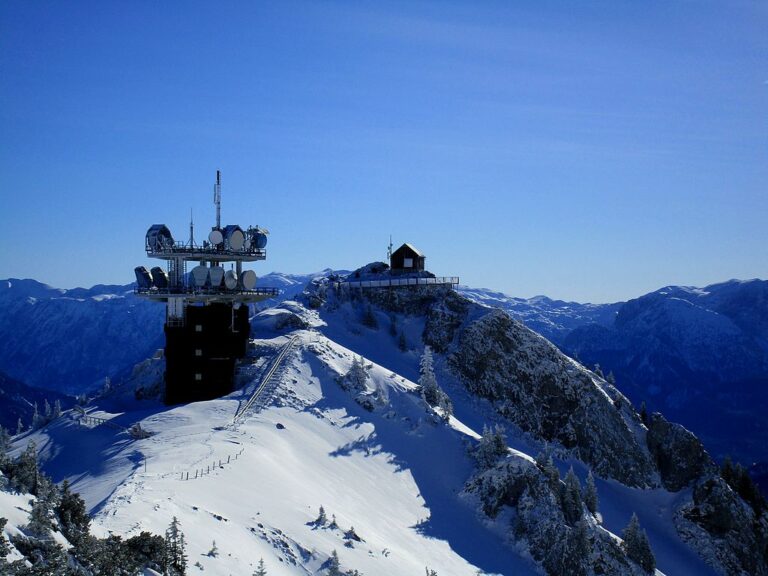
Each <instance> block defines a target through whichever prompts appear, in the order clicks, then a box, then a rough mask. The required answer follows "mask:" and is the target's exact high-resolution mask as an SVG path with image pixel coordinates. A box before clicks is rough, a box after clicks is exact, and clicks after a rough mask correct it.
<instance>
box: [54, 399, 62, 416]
mask: <svg viewBox="0 0 768 576" xmlns="http://www.w3.org/2000/svg"><path fill="white" fill-rule="evenodd" d="M59 416H61V400H59V399H58V398H57V399H56V402H54V403H53V418H54V419H56V418H58V417H59Z"/></svg>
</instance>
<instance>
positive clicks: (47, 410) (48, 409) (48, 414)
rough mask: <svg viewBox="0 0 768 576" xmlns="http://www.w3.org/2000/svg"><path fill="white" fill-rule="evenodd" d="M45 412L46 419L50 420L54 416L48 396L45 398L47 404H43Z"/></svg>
mask: <svg viewBox="0 0 768 576" xmlns="http://www.w3.org/2000/svg"><path fill="white" fill-rule="evenodd" d="M43 414H44V415H45V421H46V422H50V420H51V417H52V416H53V408H51V403H50V402H48V398H46V399H45V404H43Z"/></svg>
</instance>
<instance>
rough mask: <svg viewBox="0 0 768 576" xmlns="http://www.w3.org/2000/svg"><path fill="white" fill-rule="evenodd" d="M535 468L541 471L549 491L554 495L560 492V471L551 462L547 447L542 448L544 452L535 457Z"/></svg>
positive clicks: (550, 454)
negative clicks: (547, 482) (547, 483)
mask: <svg viewBox="0 0 768 576" xmlns="http://www.w3.org/2000/svg"><path fill="white" fill-rule="evenodd" d="M536 466H538V468H539V470H541V471H542V473H543V474H544V476H546V477H547V480H548V481H549V489H550V490H552V491H553V492H554V493H555V494H559V492H560V471H559V470H558V469H557V466H555V463H554V462H553V461H552V453H551V452H550V450H549V447H548V446H545V447H544V450H543V451H541V452H539V453H538V454H537V455H536Z"/></svg>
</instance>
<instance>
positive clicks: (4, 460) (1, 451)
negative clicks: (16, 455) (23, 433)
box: [0, 426, 11, 470]
mask: <svg viewBox="0 0 768 576" xmlns="http://www.w3.org/2000/svg"><path fill="white" fill-rule="evenodd" d="M10 450H11V435H10V434H8V430H6V429H5V428H4V427H3V426H0V470H6V468H7V467H8V464H9V463H10V461H11V458H10V456H9V455H8V452H10Z"/></svg>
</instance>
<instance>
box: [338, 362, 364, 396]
mask: <svg viewBox="0 0 768 576" xmlns="http://www.w3.org/2000/svg"><path fill="white" fill-rule="evenodd" d="M341 382H342V384H341V385H342V388H344V389H345V390H349V391H351V392H363V391H365V389H366V384H367V382H368V368H367V367H366V365H365V361H364V360H363V358H362V357H361V356H355V357H354V358H352V365H351V366H350V368H349V372H347V373H346V374H345V375H344V378H342V380H341Z"/></svg>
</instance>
